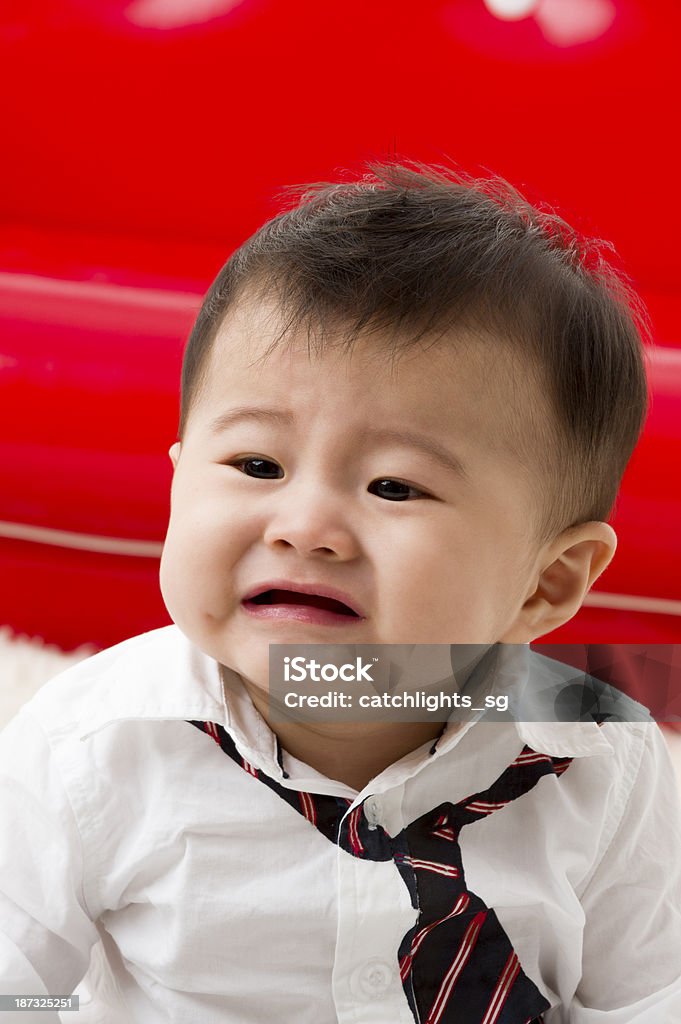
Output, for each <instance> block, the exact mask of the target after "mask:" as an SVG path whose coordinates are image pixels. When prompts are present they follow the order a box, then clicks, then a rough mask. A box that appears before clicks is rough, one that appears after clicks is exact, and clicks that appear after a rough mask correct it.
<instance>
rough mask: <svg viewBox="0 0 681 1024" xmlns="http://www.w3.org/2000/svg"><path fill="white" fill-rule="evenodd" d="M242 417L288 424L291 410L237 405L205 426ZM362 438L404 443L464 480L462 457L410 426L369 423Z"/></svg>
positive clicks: (222, 425)
mask: <svg viewBox="0 0 681 1024" xmlns="http://www.w3.org/2000/svg"><path fill="white" fill-rule="evenodd" d="M243 420H255V421H256V422H266V423H276V424H279V425H281V424H291V423H293V421H294V420H295V416H294V414H293V413H292V412H289V411H285V410H284V409H269V408H262V407H260V406H250V405H241V406H237V408H235V409H230V410H229V412H224V413H222V414H221V415H220V416H218V417H216V419H214V420H213V421H212V423H211V424H210V426H209V428H208V429H209V432H210V434H211V435H216V434H219V433H221V432H222V431H223V430H226V429H227V427H231V426H233V424H234V423H237V422H240V421H243ZM362 437H363V439H365V440H366V439H367V438H370V439H371V440H375V441H383V442H393V443H396V444H403V445H408V446H410V447H411V448H416V449H418V451H421V452H423V453H424V455H428V456H430V457H431V458H433V459H436V460H437V461H438V462H439V463H440V464H441V465H443V466H444V467H445V468H446V469H448V470H450V471H451V472H453V473H455V474H456V475H457V476H459V477H461V479H462V480H468V479H469V475H468V472H467V470H466V467H465V466H464V464H463V463H462V461H461V460H460V459H459V458H457V456H456V455H454V454H453V452H450V451H449V450H448V449H447V448H445V447H444V445H441V444H440V443H439V442H438V441H436V440H434V438H432V437H427V436H426V435H425V434H418V433H415V432H414V431H411V430H391V429H389V428H386V427H370V428H368V429H366V430H363V431H362Z"/></svg>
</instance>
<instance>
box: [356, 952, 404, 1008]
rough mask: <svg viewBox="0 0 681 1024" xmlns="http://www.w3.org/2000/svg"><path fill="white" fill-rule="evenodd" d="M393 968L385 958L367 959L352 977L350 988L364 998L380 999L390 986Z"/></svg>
mask: <svg viewBox="0 0 681 1024" xmlns="http://www.w3.org/2000/svg"><path fill="white" fill-rule="evenodd" d="M393 973H394V972H393V969H392V967H391V966H390V964H387V963H386V962H385V960H367V962H366V963H365V964H362V966H361V967H357V968H356V969H355V970H354V971H353V972H352V976H351V978H350V988H351V989H352V991H353V992H354V994H355V995H357V996H359V997H360V998H363V999H378V998H379V997H380V996H382V995H384V994H385V993H386V992H387V991H388V989H389V988H390V983H391V982H392V979H393Z"/></svg>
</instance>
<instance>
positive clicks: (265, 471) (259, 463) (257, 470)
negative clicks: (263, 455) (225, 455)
mask: <svg viewBox="0 0 681 1024" xmlns="http://www.w3.org/2000/svg"><path fill="white" fill-rule="evenodd" d="M230 466H236V467H237V468H238V469H239V468H241V471H242V472H243V473H244V475H245V476H253V477H255V478H256V480H280V479H281V478H282V476H283V475H284V471H283V469H282V468H281V466H278V465H277V463H276V462H270V460H269V459H256V458H252V459H237V460H236V461H235V462H230ZM242 467H243V468H242ZM247 467H248V468H247ZM273 471H274V472H273Z"/></svg>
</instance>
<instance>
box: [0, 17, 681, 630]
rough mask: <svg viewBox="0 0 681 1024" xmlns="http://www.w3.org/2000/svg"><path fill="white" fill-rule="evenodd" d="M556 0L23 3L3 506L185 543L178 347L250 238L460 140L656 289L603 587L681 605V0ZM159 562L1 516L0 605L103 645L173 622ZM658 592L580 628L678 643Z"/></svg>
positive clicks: (4, 261)
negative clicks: (285, 211)
mask: <svg viewBox="0 0 681 1024" xmlns="http://www.w3.org/2000/svg"><path fill="white" fill-rule="evenodd" d="M557 2H558V0H541V3H538V4H537V5H536V10H535V14H534V15H533V16H531V17H528V18H525V19H523V20H521V21H518V22H504V21H501V20H499V19H498V18H494V17H493V15H492V14H491V13H490V12H489V10H488V9H487V8H486V7H485V5H484V3H483V0H423V2H421V3H419V4H418V5H413V4H404V3H397V4H396V3H394V2H391V3H387V2H385V0H376V2H374V3H371V4H366V3H363V4H359V3H358V2H357V0H351V2H349V3H346V4H344V5H343V8H342V12H340V11H339V9H338V8H337V7H336V6H335V5H323V4H322V5H320V4H312V3H310V2H307V0H242V2H240V3H236V2H234V0H231V2H228V0H223V2H222V3H220V2H219V0H211V2H210V3H208V2H207V0H192V2H191V3H190V2H189V0H187V2H181V0H172V2H165V3H163V4H162V3H159V0H99V2H98V3H92V2H90V0H60V3H59V4H54V3H49V2H47V0H42V2H40V0H22V2H21V3H19V0H9V2H8V3H5V4H4V5H3V7H2V11H0V69H2V70H1V71H0V74H1V75H2V76H3V78H4V82H2V83H0V84H1V85H2V94H3V117H2V138H3V148H4V152H5V153H6V154H7V155H8V156H7V157H6V158H5V159H3V161H2V163H1V164H0V185H1V187H0V331H1V335H0V520H3V521H7V520H9V521H12V522H20V523H24V524H33V525H37V526H47V527H50V528H52V529H60V530H67V531H76V532H78V533H83V534H88V535H92V534H96V535H98V536H104V537H107V536H108V537H114V538H116V537H118V538H132V539H134V540H139V541H157V542H160V540H161V539H162V537H163V533H164V527H165V522H166V519H167V513H168V488H169V484H170V475H171V474H170V462H169V460H168V458H167V455H166V451H167V448H168V446H169V444H170V443H171V442H172V440H173V439H174V436H175V429H176V422H177V411H178V384H179V366H180V357H181V348H182V344H183V341H184V339H185V337H186V335H187V332H188V330H189V328H190V325H191V322H192V319H193V316H194V314H195V311H196V309H197V308H198V303H199V300H200V293H201V292H202V291H203V290H204V289H205V287H206V286H207V284H208V283H209V281H210V280H211V278H212V277H213V276H214V274H215V273H216V271H217V270H218V268H219V266H220V265H221V263H222V262H223V260H224V259H225V258H226V257H227V255H228V254H229V252H230V251H231V250H232V249H233V248H234V246H236V245H238V244H239V243H240V242H241V241H242V240H243V239H244V238H246V237H247V236H248V235H249V234H250V233H251V232H252V231H253V230H255V229H256V228H257V227H258V225H259V224H260V223H262V221H263V220H264V219H266V218H267V217H269V216H271V215H272V214H273V213H274V212H276V210H277V209H278V208H279V203H278V200H277V199H276V193H277V192H278V191H279V190H281V189H282V188H283V187H284V186H285V185H286V184H289V183H296V182H303V181H315V180H326V179H333V178H336V177H337V176H338V174H339V173H340V172H342V169H343V168H350V169H352V170H353V171H354V170H356V169H358V168H360V167H361V165H362V163H363V161H364V160H366V159H370V158H372V157H385V156H389V155H397V156H398V157H400V156H405V157H415V158H418V159H422V160H426V161H430V160H433V161H443V162H451V161H454V162H458V163H461V164H462V165H463V166H464V167H465V168H467V169H468V170H472V171H474V172H475V171H476V169H479V168H491V169H493V170H495V171H497V172H499V173H501V174H503V175H505V176H506V177H507V178H509V179H510V180H511V181H512V182H513V183H514V184H516V185H518V186H520V187H521V188H523V189H524V190H526V191H527V192H528V194H529V196H530V198H533V199H536V198H538V197H540V198H543V199H546V200H547V201H549V202H551V203H552V204H554V205H556V206H557V207H558V209H559V210H560V211H561V212H562V213H563V214H564V215H565V216H566V217H567V218H568V219H569V220H571V221H572V222H574V223H575V224H576V225H577V226H579V227H581V228H582V229H583V230H584V231H586V232H587V233H589V234H595V235H598V236H601V237H605V238H608V239H611V240H612V241H613V242H614V244H615V246H616V248H617V250H618V253H619V256H620V258H621V261H622V264H623V265H624V267H625V268H626V269H627V271H628V272H629V273H630V275H631V277H632V279H633V283H634V284H635V286H636V287H637V288H638V290H639V291H640V292H641V293H642V295H643V296H644V298H645V299H646V301H647V303H648V305H649V308H650V311H651V317H652V326H653V333H654V337H655V340H656V342H657V344H658V345H659V346H663V347H664V351H662V350H658V351H657V352H656V354H655V358H654V360H653V363H652V367H651V381H652V385H653V390H654V401H653V409H652V414H651V418H650V421H649V423H648V426H647V429H646V434H645V437H644V439H643V441H642V443H641V446H640V448H639V450H638V452H637V454H636V456H635V458H634V460H633V462H632V465H631V466H630V468H629V470H628V472H627V476H626V478H625V483H624V487H623V492H622V497H621V501H620V504H619V506H618V510H617V514H616V517H615V520H614V525H615V528H616V530H617V532H618V535H619V538H620V549H619V551H618V553H617V556H616V559H615V561H614V563H613V565H612V566H611V567H610V568H609V569H608V570H607V572H606V573H605V574H604V576H603V577H602V578H601V580H600V581H599V584H598V588H599V590H601V591H603V592H608V593H609V592H612V593H616V594H619V595H625V596H627V595H628V596H629V597H631V596H632V595H633V596H634V597H636V596H639V597H640V596H643V597H646V596H647V597H650V598H655V599H657V600H658V601H659V600H665V599H666V600H668V601H675V602H677V604H678V602H679V601H680V600H681V593H680V588H679V585H678V582H677V579H678V577H679V569H680V568H681V551H680V542H679V538H678V523H679V521H681V515H680V512H681V492H680V490H679V487H680V485H679V478H678V472H677V469H678V465H679V461H680V460H679V451H680V448H681V355H679V354H678V353H677V352H676V351H675V350H674V348H675V346H679V345H681V337H680V333H679V319H680V318H679V313H680V312H681V298H680V297H679V295H680V292H679V287H678V286H679V276H680V270H679V263H678V258H677V254H676V250H677V239H678V237H679V236H680V235H681V204H679V203H678V201H677V196H676V193H677V191H678V188H677V186H676V185H675V182H674V177H673V174H672V173H671V170H670V169H673V168H674V167H675V166H676V122H677V116H678V112H677V106H678V95H679V74H680V72H679V61H678V58H677V55H676V49H677V40H678V38H679V34H680V30H681V8H679V7H678V5H676V4H674V3H672V2H671V0H657V2H656V3H655V4H650V3H647V2H644V0H573V2H572V3H571V4H570V5H565V4H564V3H562V0H561V3H562V8H563V10H565V9H567V6H569V7H570V10H571V12H572V28H571V29H570V26H569V25H568V26H567V29H566V27H565V25H563V28H562V29H561V27H560V25H559V24H558V21H556V20H555V18H556V11H557V10H558V7H557V6H556V4H557ZM558 6H560V4H558ZM587 8H589V10H587ZM597 8H598V9H599V10H600V12H601V14H600V15H599V17H601V22H600V28H599V27H598V25H599V22H598V17H597V16H596V15H595V14H594V12H596V14H598V12H597ZM606 8H608V10H610V11H611V13H612V12H614V16H613V17H612V18H610V20H609V21H608V17H609V16H608V17H605V16H604V14H603V12H604V11H605V9H606ZM552 11H553V14H551V12H552ZM589 12H590V13H589ZM209 14H211V15H212V16H209ZM552 17H553V18H554V20H553V22H552V21H551V18H552ZM580 19H581V20H580ZM589 19H591V20H589ZM594 19H595V20H594ZM589 25H590V26H591V27H590V28H589ZM594 26H595V29H594ZM570 31H572V41H569V40H568V41H567V42H566V39H567V36H569V34H570ZM561 32H562V35H561ZM566 32H567V35H566ZM575 32H576V33H577V36H575ZM580 33H581V41H580ZM585 33H586V34H585ZM589 33H591V38H587V37H588V36H589ZM157 570H158V565H157V560H156V559H155V558H153V557H152V558H142V557H135V556H131V555H112V554H106V553H95V552H87V551H73V550H71V551H70V550H69V549H67V548H58V547H54V546H51V545H50V546H48V545H45V544H39V543H35V542H34V541H27V540H24V541H20V540H16V539H10V538H7V537H4V538H2V539H0V574H1V575H2V587H1V588H0V622H7V623H9V624H11V625H12V626H13V627H14V628H15V629H17V630H24V631H26V632H29V633H42V634H43V635H45V636H46V638H47V639H48V640H52V641H56V642H59V643H61V644H62V645H63V646H64V647H66V648H68V647H73V646H77V645H78V644H80V643H82V642H84V641H92V642H95V643H97V644H99V645H100V646H105V645H108V644H111V643H114V642H116V641H117V640H119V639H122V638H123V637H125V636H128V635H131V634H133V633H136V632H139V631H140V630H142V629H147V628H152V627H153V626H155V625H161V624H163V623H165V622H167V615H166V613H165V611H164V609H163V606H162V602H161V599H160V594H159V592H158V583H157ZM660 607H662V606H659V607H658V610H657V612H655V611H647V612H642V611H640V610H639V611H635V610H634V611H631V610H629V611H627V610H612V609H601V608H585V609H583V610H582V611H581V612H580V613H579V615H578V616H577V617H576V619H575V620H574V621H573V622H572V623H570V624H569V625H568V626H567V627H564V629H563V630H561V631H559V633H558V634H556V636H557V637H559V638H560V639H561V640H564V641H571V640H574V641H583V642H602V643H608V642H616V641H623V640H629V641H631V642H633V641H638V642H655V641H657V642H663V641H668V642H671V641H675V640H677V639H678V638H679V633H680V629H681V616H680V615H678V614H665V613H663V612H662V611H660V610H659V608H660ZM667 610H669V609H667Z"/></svg>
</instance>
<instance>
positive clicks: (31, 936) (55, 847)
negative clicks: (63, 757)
mask: <svg viewBox="0 0 681 1024" xmlns="http://www.w3.org/2000/svg"><path fill="white" fill-rule="evenodd" d="M82 878H83V857H82V848H81V838H80V833H79V830H78V826H77V823H76V819H75V816H74V813H73V808H72V806H71V803H70V800H69V796H68V793H67V791H66V789H65V786H64V783H63V781H62V778H61V775H60V772H59V770H58V766H57V765H56V763H55V757H54V754H53V752H52V750H51V748H50V745H49V742H48V739H47V737H46V736H45V734H44V732H43V730H42V729H41V727H40V725H39V724H38V722H37V721H36V720H35V719H34V718H33V716H32V715H31V714H30V713H29V712H27V711H25V710H21V711H20V712H19V713H18V714H17V715H16V716H15V717H14V718H13V719H12V720H11V721H10V722H9V723H8V724H7V725H6V726H5V728H4V729H3V730H2V732H0V993H2V994H3V995H9V994H25V995H67V994H68V995H70V994H71V993H72V992H73V990H74V988H75V987H76V985H77V984H78V982H79V981H80V980H81V979H82V978H83V976H84V974H85V972H86V971H87V968H88V964H89V961H90V950H91V948H92V946H93V944H94V943H95V942H96V941H97V939H98V938H99V935H98V932H97V929H96V927H95V925H94V923H93V921H92V919H91V917H90V914H89V913H88V908H87V906H86V903H85V899H84V896H83V890H82ZM0 1019H1V1020H2V1022H3V1024H9V1022H13V1021H17V1022H21V1024H29V1022H31V1021H35V1022H40V1024H58V1022H59V1020H60V1018H59V1016H58V1014H57V1012H52V1011H46V1010H40V1011H36V1012H31V1011H28V1010H22V1011H17V1012H16V1013H15V1012H12V1011H11V1010H10V1011H7V1010H5V1011H4V1012H2V1013H0Z"/></svg>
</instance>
